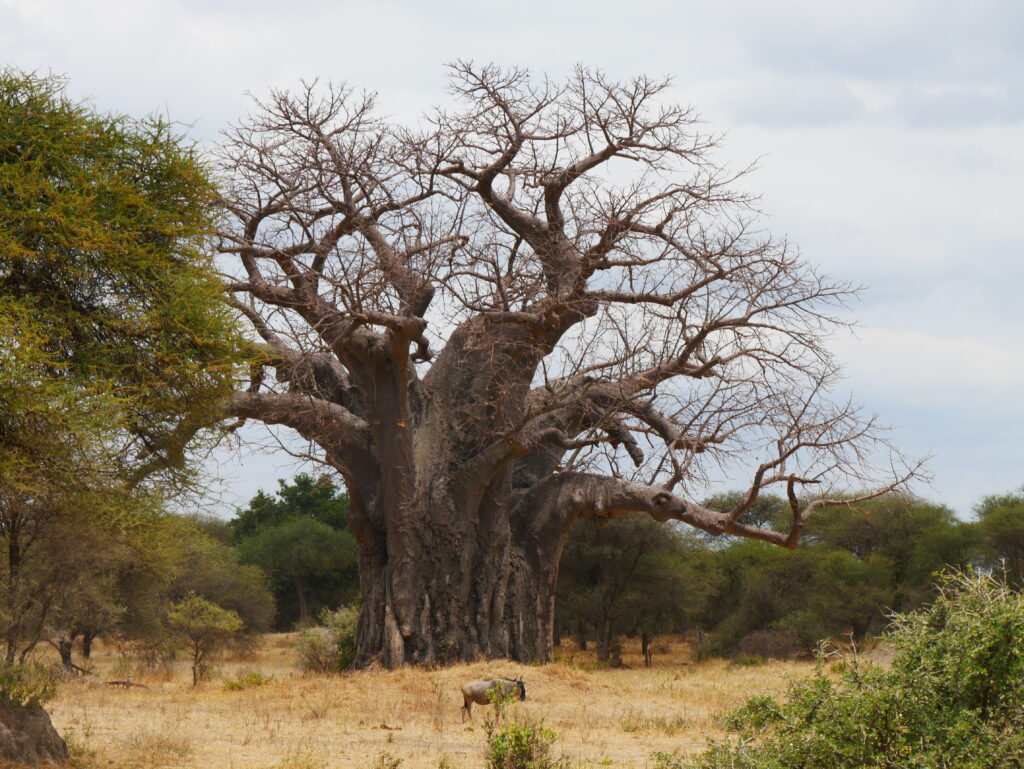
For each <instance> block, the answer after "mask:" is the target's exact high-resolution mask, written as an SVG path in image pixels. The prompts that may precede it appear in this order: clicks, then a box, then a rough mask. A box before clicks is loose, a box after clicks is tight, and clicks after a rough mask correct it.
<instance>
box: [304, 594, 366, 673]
mask: <svg viewBox="0 0 1024 769" xmlns="http://www.w3.org/2000/svg"><path fill="white" fill-rule="evenodd" d="M358 623H359V606H358V605H357V604H353V605H352V606H343V607H341V608H340V609H335V610H334V611H330V610H328V609H324V610H323V611H322V612H321V613H320V625H319V626H317V627H310V628H305V629H304V630H303V631H302V632H301V633H300V634H299V638H298V641H297V642H296V649H297V650H298V652H299V666H300V667H301V668H302V669H303V670H305V671H306V672H308V673H340V672H341V671H343V670H345V669H346V668H348V666H349V665H351V664H352V662H353V660H355V657H356V626H357V624H358Z"/></svg>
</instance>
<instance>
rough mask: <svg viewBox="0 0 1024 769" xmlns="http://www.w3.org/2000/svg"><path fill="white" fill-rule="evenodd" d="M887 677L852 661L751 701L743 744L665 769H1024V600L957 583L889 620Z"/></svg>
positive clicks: (977, 582)
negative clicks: (778, 696)
mask: <svg viewBox="0 0 1024 769" xmlns="http://www.w3.org/2000/svg"><path fill="white" fill-rule="evenodd" d="M887 640H888V643H890V644H891V645H892V646H893V648H894V649H895V653H896V656H895V659H894V660H893V663H892V666H891V667H890V668H889V669H887V670H886V669H882V668H880V667H877V666H875V665H873V664H871V663H868V662H865V661H864V660H862V659H860V658H857V657H853V658H851V659H849V660H848V661H847V663H846V665H844V666H843V667H842V669H841V670H840V671H839V674H838V678H833V677H830V676H829V675H828V674H827V673H826V671H825V665H824V660H823V657H819V660H820V661H819V665H818V670H817V672H816V673H815V674H814V675H813V676H811V677H810V678H808V679H806V680H803V681H798V682H796V683H794V684H792V685H791V686H790V687H789V689H788V690H787V692H786V696H785V698H784V701H783V702H781V703H780V702H777V701H776V700H774V699H773V698H771V697H764V696H762V697H755V698H753V699H751V700H749V701H748V702H747V704H746V705H744V706H743V707H742V708H741V709H740V710H739V711H737V712H736V713H735V714H733V716H732V717H731V719H730V723H729V727H730V729H732V730H733V731H734V732H736V733H737V738H736V739H734V740H731V741H728V742H725V743H717V744H714V743H713V744H712V746H711V747H710V749H709V750H708V751H707V752H706V753H704V754H703V755H702V756H700V757H699V758H698V759H697V760H696V762H695V763H684V762H683V760H682V759H680V758H677V757H673V756H668V755H664V754H661V755H657V756H656V757H655V758H656V761H657V762H658V765H659V766H661V767H665V768H666V769H669V768H672V767H678V768H679V769H682V767H693V768H694V769H726V768H728V769H783V768H785V769H839V768H840V767H853V766H864V767H900V768H901V769H902V768H903V767H906V768H907V769H940V767H957V769H1010V768H1011V767H1014V768H1015V769H1016V768H1019V767H1020V766H1022V765H1024V596H1022V595H1020V594H1017V593H1014V592H1012V591H1011V590H1009V589H1008V588H1007V587H1006V586H1005V585H1002V584H1000V583H998V582H997V581H995V580H993V579H992V578H990V577H985V576H968V575H962V574H957V575H952V576H948V577H946V578H945V580H944V585H943V587H942V589H941V592H940V595H939V597H938V599H937V600H936V601H935V603H933V604H932V605H931V606H929V607H926V608H925V609H922V610H921V611H919V612H915V613H913V614H906V615H898V616H896V617H894V618H893V629H892V630H891V631H890V633H889V634H888V639H887Z"/></svg>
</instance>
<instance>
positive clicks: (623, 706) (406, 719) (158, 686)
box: [50, 634, 808, 769]
mask: <svg viewBox="0 0 1024 769" xmlns="http://www.w3.org/2000/svg"><path fill="white" fill-rule="evenodd" d="M293 640H294V637H293V636H290V635H283V634H282V635H272V636H268V637H267V638H266V640H265V643H264V644H263V648H262V649H261V650H259V651H258V652H256V653H255V654H253V655H250V657H249V658H247V659H244V660H227V661H225V662H223V663H221V669H220V672H221V676H222V678H221V679H220V680H211V681H209V682H206V683H203V684H201V685H200V686H199V687H198V688H197V689H193V688H192V686H191V679H190V674H189V671H188V669H187V666H186V665H185V664H184V662H181V663H179V664H178V665H176V666H175V667H174V668H173V669H172V670H170V671H168V672H164V673H161V674H150V675H139V676H137V677H136V679H135V680H137V681H139V682H141V683H145V684H146V686H147V688H130V689H127V690H125V689H122V688H114V687H109V686H105V685H104V684H103V683H102V681H101V680H99V678H103V679H109V678H111V677H113V675H114V673H115V672H116V671H123V670H124V669H125V665H124V662H123V661H119V660H118V658H117V656H116V654H115V652H114V651H113V650H112V649H109V648H106V649H105V648H102V647H101V648H100V649H99V650H98V652H97V653H96V654H95V655H94V657H95V659H94V664H95V665H96V668H97V670H98V671H99V673H100V676H99V677H98V678H88V679H80V680H77V681H71V682H68V683H66V684H64V685H63V686H62V687H61V692H60V695H59V697H58V698H57V700H56V701H55V702H54V703H52V705H51V708H50V710H51V713H52V715H53V720H54V723H55V725H56V726H57V728H58V730H59V731H60V732H61V733H62V734H64V735H67V736H69V737H70V742H71V743H72V745H73V746H74V752H75V753H76V764H77V765H78V766H80V767H84V768H85V769H93V768H94V767H96V768H98V767H101V766H102V767H108V766H119V767H144V768H145V769H157V768H158V767H196V768H197V769H198V768H199V767H203V768H204V769H205V768H207V767H209V768H211V769H221V768H222V767H223V768H224V769H227V768H229V767H239V768H241V767H260V768H262V769H326V768H327V767H356V768H357V769H362V768H364V767H365V768H366V769H370V767H378V766H388V765H389V764H388V763H387V762H386V761H381V760H380V759H381V757H382V756H383V755H384V754H385V753H387V754H390V756H391V757H393V758H396V759H401V760H402V764H401V766H402V769H421V768H425V767H430V768H431V769H437V767H438V766H439V765H440V766H447V767H451V769H469V768H470V767H473V768H474V769H475V768H476V767H479V766H481V765H482V761H481V756H482V752H483V742H484V730H483V725H482V720H483V717H484V711H482V710H481V709H480V708H475V709H474V711H475V712H474V715H475V720H474V722H472V723H466V724H463V723H461V714H460V710H459V708H460V706H461V705H462V696H461V694H460V692H459V689H460V687H461V686H462V684H463V683H465V682H467V681H471V680H475V679H479V678H486V677H490V676H493V675H510V676H520V677H522V678H524V679H525V680H526V684H527V694H528V699H527V701H526V702H524V703H517V704H516V705H514V706H512V707H511V708H510V714H511V717H513V718H515V717H517V716H518V717H524V716H525V717H531V718H543V719H544V722H545V724H546V725H547V726H549V727H550V728H552V729H554V730H555V731H556V732H557V733H558V735H559V739H558V743H557V745H558V746H559V748H560V749H561V750H563V751H564V752H565V753H566V754H567V755H568V756H570V757H571V758H572V766H573V767H598V766H615V767H649V766H651V760H650V756H651V753H652V752H653V751H668V752H671V751H680V752H687V753H690V752H694V751H696V750H699V749H700V748H701V747H703V745H704V744H705V741H706V739H707V738H708V737H709V736H717V735H720V734H721V715H722V714H723V713H724V712H727V711H729V710H731V709H732V708H734V707H735V706H736V705H738V704H739V703H740V702H742V701H743V700H744V699H745V698H746V697H748V696H750V695H752V694H756V693H759V692H766V691H777V690H779V689H781V688H782V687H783V686H784V685H785V683H786V679H787V677H789V676H794V675H796V676H799V675H804V674H806V673H807V672H808V666H807V665H806V664H805V663H781V662H771V663H767V664H765V665H761V666H755V667H742V668H735V667H729V666H728V665H726V664H725V663H724V662H721V661H709V662H703V663H699V664H689V663H688V662H687V661H686V657H687V654H686V649H685V648H684V647H683V646H682V645H681V644H666V643H663V644H662V648H663V650H665V652H666V653H663V654H661V655H659V656H656V657H655V667H653V668H650V669H645V668H643V667H642V660H641V658H640V656H639V654H638V650H634V649H632V648H631V647H627V649H626V654H625V655H624V659H625V662H626V664H627V665H630V666H631V667H630V668H628V669H623V670H607V669H601V668H598V667H597V666H596V665H595V664H594V663H593V658H592V655H591V654H588V653H581V652H578V651H575V652H574V651H573V649H572V647H568V648H566V649H563V650H562V651H561V654H562V655H565V659H563V661H561V662H556V663H554V664H551V665H545V666H542V667H530V666H525V665H517V664H514V663H509V662H500V661H499V662H479V663H474V664H469V665H459V666H457V667H453V668H446V669H443V670H435V671H428V670H412V669H405V670H398V671H393V672H360V673H353V674H348V675H341V676H304V675H302V674H301V673H299V671H298V669H297V667H296V659H295V654H294V652H293V650H292V642H293ZM631 652H632V653H631ZM570 658H571V660H570ZM247 671H256V672H259V673H260V674H262V675H264V676H273V680H272V681H270V682H269V683H266V684H264V685H261V686H256V687H252V688H248V689H244V690H242V691H225V690H224V687H223V677H230V678H234V677H237V676H238V675H240V674H244V673H245V672H247ZM445 761H446V762H447V763H446V764H445V763H442V762H445Z"/></svg>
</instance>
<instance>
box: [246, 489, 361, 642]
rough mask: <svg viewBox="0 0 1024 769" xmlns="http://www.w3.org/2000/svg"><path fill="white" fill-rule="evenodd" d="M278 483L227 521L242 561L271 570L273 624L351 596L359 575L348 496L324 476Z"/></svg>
mask: <svg viewBox="0 0 1024 769" xmlns="http://www.w3.org/2000/svg"><path fill="white" fill-rule="evenodd" d="M278 484H279V489H278V492H277V495H276V496H275V497H271V496H269V495H267V494H265V493H264V492H262V491H261V492H259V493H258V494H257V495H256V496H255V497H253V499H252V500H251V501H250V502H249V505H248V506H247V507H246V508H245V509H243V510H240V511H239V512H238V515H237V516H236V517H235V518H234V519H233V520H231V521H230V522H229V526H230V528H231V532H232V541H233V542H234V544H235V545H236V547H237V551H238V553H239V556H240V558H241V560H242V562H243V563H249V564H253V565H255V566H258V567H259V568H261V569H262V570H263V571H265V572H266V573H267V574H268V575H269V577H270V580H271V585H272V588H273V591H274V597H275V602H276V604H277V609H278V615H277V622H276V626H277V627H279V628H281V629H288V628H291V627H293V626H294V625H296V624H299V625H303V624H307V623H308V622H309V621H310V618H311V617H313V616H315V615H316V613H317V612H319V611H320V610H322V609H324V608H334V607H336V606H338V605H339V603H344V602H347V601H352V600H354V599H355V598H356V596H357V594H358V583H359V576H358V569H357V566H356V556H355V552H356V545H355V539H354V537H353V536H352V533H351V532H350V531H349V530H348V527H347V526H348V496H347V495H346V494H345V493H344V492H343V491H341V490H340V489H339V487H338V486H336V485H335V483H334V482H333V481H331V479H330V478H328V477H327V476H320V477H313V476H310V475H306V474H299V475H297V476H296V477H295V479H294V480H293V481H292V482H291V483H286V482H285V481H278Z"/></svg>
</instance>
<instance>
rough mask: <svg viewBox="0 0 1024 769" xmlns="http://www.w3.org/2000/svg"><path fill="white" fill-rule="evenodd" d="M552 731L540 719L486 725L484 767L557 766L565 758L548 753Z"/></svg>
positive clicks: (524, 768) (543, 768)
mask: <svg viewBox="0 0 1024 769" xmlns="http://www.w3.org/2000/svg"><path fill="white" fill-rule="evenodd" d="M557 736H558V735H556V734H555V733H554V732H553V731H551V730H550V729H546V728H545V727H544V725H543V723H536V724H534V723H525V724H519V723H515V722H513V723H509V724H505V725H504V726H501V727H498V726H497V725H496V724H494V723H489V724H488V725H487V753H486V754H485V756H484V760H485V766H486V767H487V769H561V768H562V767H565V766H566V762H565V761H564V760H563V759H561V758H556V757H555V756H554V755H553V754H552V747H553V745H554V742H555V738H556V737H557Z"/></svg>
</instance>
